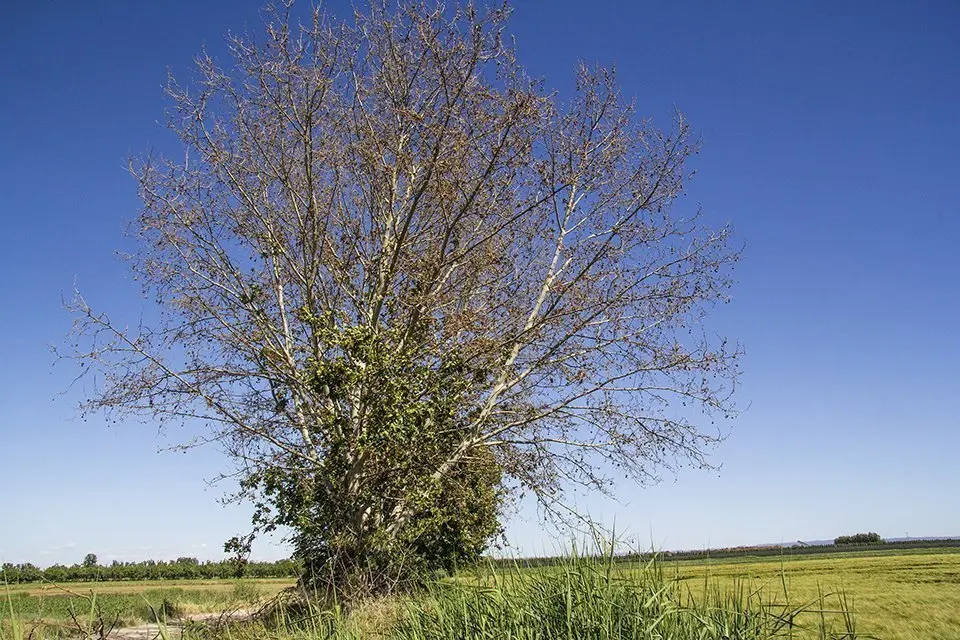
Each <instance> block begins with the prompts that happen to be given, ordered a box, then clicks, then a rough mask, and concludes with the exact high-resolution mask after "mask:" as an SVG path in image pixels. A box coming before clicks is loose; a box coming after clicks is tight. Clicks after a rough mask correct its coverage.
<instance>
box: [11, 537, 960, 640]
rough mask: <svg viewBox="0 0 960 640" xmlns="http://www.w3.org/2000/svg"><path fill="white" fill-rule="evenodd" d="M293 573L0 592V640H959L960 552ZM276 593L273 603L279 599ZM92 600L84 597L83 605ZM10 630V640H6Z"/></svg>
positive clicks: (571, 559)
mask: <svg viewBox="0 0 960 640" xmlns="http://www.w3.org/2000/svg"><path fill="white" fill-rule="evenodd" d="M294 584H295V583H294V581H293V580H292V579H286V580H284V579H273V580H270V579H261V580H240V581H237V580H214V581H198V580H192V581H152V582H151V581H144V582H123V583H121V582H110V583H80V584H72V585H69V589H64V588H62V587H59V586H55V585H49V584H43V585H40V584H22V585H8V586H7V588H6V595H5V597H4V600H5V602H4V603H3V604H4V606H3V607H2V612H0V620H2V624H0V640H14V639H18V640H19V639H20V638H23V637H26V636H27V635H29V632H30V631H31V630H32V631H33V632H34V634H33V637H34V638H42V637H53V636H55V635H58V634H65V633H68V632H70V631H71V630H73V631H75V630H76V629H75V628H76V625H75V623H74V621H73V619H72V615H71V614H73V616H78V617H80V618H81V621H83V620H89V619H91V615H90V614H91V611H92V609H93V608H94V606H96V607H99V610H100V611H101V612H102V614H103V617H104V618H111V617H118V618H119V621H120V623H121V626H129V625H136V624H142V623H144V622H146V621H151V620H154V619H156V618H158V617H160V618H169V619H172V618H175V617H177V616H180V615H184V614H190V613H197V612H204V611H209V612H222V611H224V610H235V609H239V608H248V607H253V606H256V607H259V606H260V605H261V604H262V603H266V602H274V603H275V606H274V607H273V608H272V609H268V610H269V611H270V615H266V616H264V617H261V618H258V619H257V620H255V621H247V622H245V623H242V624H237V625H235V626H231V627H229V628H226V629H224V628H220V629H211V628H206V627H202V626H193V627H190V628H188V629H187V630H186V632H185V634H186V636H187V637H211V636H219V637H223V638H227V637H229V638H233V639H240V640H242V639H245V638H251V639H252V638H261V637H273V638H283V639H291V640H292V639H293V638H304V639H307V638H324V639H330V640H343V639H348V638H349V639H353V638H371V637H373V638H384V639H402V640H419V639H424V640H425V639H428V638H429V639H445V638H458V639H461V640H472V639H478V640H479V639H486V638H491V639H493V638H517V639H521V638H544V639H547V638H550V639H552V638H570V637H572V638H596V639H597V640H606V639H610V640H613V639H620V638H731V639H736V638H752V639H754V640H759V639H763V638H779V637H783V638H798V639H803V638H843V639H848V640H853V639H854V638H870V637H875V638H883V639H886V640H919V639H921V638H924V639H926V638H938V639H944V640H954V639H957V640H960V549H958V548H944V549H915V550H895V549H885V550H873V551H859V552H858V551H850V552H846V553H835V554H829V555H826V554H824V555H819V556H812V555H810V556H797V557H786V556H783V557H780V558H775V557H767V558H724V559H703V558H697V559H686V560H669V559H658V560H655V561H651V560H643V559H638V558H634V559H632V560H629V561H623V560H620V561H617V560H616V559H615V558H613V557H606V558H602V559H597V558H583V557H579V558H578V557H566V558H564V559H563V560H562V561H561V562H557V563H556V564H554V565H552V566H538V567H524V566H521V564H520V563H514V564H512V565H507V564H505V563H504V564H498V565H493V564H487V565H484V566H483V567H481V568H479V569H477V570H474V571H467V572H460V573H459V574H458V575H457V576H456V577H453V578H446V579H443V580H437V581H434V582H431V583H430V584H429V585H428V586H427V587H425V588H424V589H423V590H421V591H419V592H417V593H415V594H412V595H407V596H393V597H390V598H382V599H374V600H369V601H365V602H363V603H362V604H359V605H356V606H353V607H351V608H350V609H349V611H348V610H347V608H346V607H342V606H339V605H338V604H337V603H336V602H328V603H326V604H325V605H321V604H317V603H314V604H311V605H306V606H303V605H300V606H292V605H288V606H281V605H276V603H280V602H291V599H290V594H291V592H290V591H289V590H288V589H289V588H292V587H294ZM281 593H283V594H285V597H281V598H279V599H277V598H275V596H277V595H278V594H281ZM94 598H95V600H94ZM15 631H17V632H18V633H19V634H20V635H16V634H15V633H14V632H15Z"/></svg>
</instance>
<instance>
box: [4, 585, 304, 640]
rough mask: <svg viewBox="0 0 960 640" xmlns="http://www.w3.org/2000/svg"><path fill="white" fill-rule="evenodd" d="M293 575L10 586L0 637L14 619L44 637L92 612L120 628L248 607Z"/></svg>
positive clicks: (69, 627)
mask: <svg viewBox="0 0 960 640" xmlns="http://www.w3.org/2000/svg"><path fill="white" fill-rule="evenodd" d="M293 583H294V581H293V580H274V579H265V580H263V579H262V580H182V581H181V580H170V581H159V580H158V581H139V582H75V583H65V584H63V585H52V584H37V583H31V584H24V585H9V586H7V587H6V589H4V590H2V591H0V596H2V598H0V640H3V639H4V635H3V629H4V628H6V629H8V630H9V629H10V624H11V623H10V621H11V620H16V621H17V622H18V623H19V624H20V625H21V627H24V628H26V629H27V630H29V629H36V630H37V633H38V634H39V633H42V635H44V636H56V635H62V634H68V633H70V632H75V631H76V626H77V625H76V623H74V622H73V616H76V617H77V619H78V620H80V622H81V624H83V625H84V626H89V625H90V623H91V616H92V615H99V614H102V616H103V618H104V619H105V620H106V621H107V622H109V623H112V622H114V621H116V622H117V626H118V627H130V626H136V625H139V624H143V623H145V622H152V621H154V620H155V619H156V618H158V617H161V618H166V617H175V616H179V615H182V614H190V613H204V612H211V613H219V612H222V611H226V610H231V609H237V608H240V607H244V606H250V605H252V604H255V603H256V602H260V601H263V600H264V599H266V598H269V597H272V596H274V595H276V594H277V593H278V592H280V591H281V590H282V589H285V588H286V587H289V586H291V585H292V584H293Z"/></svg>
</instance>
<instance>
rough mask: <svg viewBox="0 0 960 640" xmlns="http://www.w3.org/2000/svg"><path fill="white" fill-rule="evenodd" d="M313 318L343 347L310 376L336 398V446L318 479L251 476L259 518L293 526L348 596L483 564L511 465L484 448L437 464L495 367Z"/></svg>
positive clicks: (332, 428)
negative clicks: (474, 365)
mask: <svg viewBox="0 0 960 640" xmlns="http://www.w3.org/2000/svg"><path fill="white" fill-rule="evenodd" d="M312 321H313V322H316V323H317V325H318V331H320V334H321V335H322V337H323V339H324V341H325V342H326V343H327V344H328V345H329V346H330V347H331V348H332V349H333V350H334V351H335V352H336V353H338V354H339V355H337V356H334V357H330V358H327V359H326V360H324V361H323V362H311V367H310V371H309V372H308V373H307V375H309V376H310V377H311V384H312V385H313V387H314V389H315V390H316V392H317V393H318V394H320V395H322V396H324V397H326V398H328V400H329V402H328V409H327V411H325V412H324V413H322V414H321V415H320V416H319V417H320V420H321V421H322V422H323V423H324V424H321V425H318V428H317V434H318V436H319V434H324V435H325V437H327V438H328V442H327V450H328V454H327V456H326V458H325V459H324V461H323V464H322V466H321V465H319V464H318V465H317V467H316V468H315V472H314V474H313V475H312V476H310V475H306V474H304V473H303V472H302V470H301V469H299V468H297V467H296V465H294V464H290V465H282V464H278V465H276V466H274V467H272V468H269V469H265V470H264V471H262V472H261V473H259V474H256V475H253V476H251V477H250V478H248V479H247V481H246V483H245V488H246V489H248V490H258V491H260V492H262V493H261V495H262V496H263V497H264V498H265V499H263V500H261V502H260V503H259V504H258V511H257V513H258V518H259V524H260V525H261V526H262V527H263V528H264V529H270V528H273V527H275V526H277V525H285V526H288V527H291V528H293V530H294V531H295V534H294V538H293V541H294V544H295V548H296V553H297V556H298V557H299V558H300V559H301V560H302V561H303V562H304V565H305V568H306V574H305V575H306V582H307V583H309V584H310V586H312V587H315V588H316V587H320V588H322V589H324V590H328V589H330V588H335V589H336V590H338V591H340V592H341V594H343V593H346V592H348V591H353V590H354V586H355V585H357V584H358V582H362V583H364V584H363V586H362V587H359V586H357V588H362V589H363V590H367V591H369V592H371V593H376V592H382V591H385V590H389V589H392V588H395V587H397V586H400V585H402V584H412V583H414V582H416V581H418V580H419V579H420V578H422V577H424V576H426V575H428V574H430V573H433V572H437V571H452V570H453V569H454V568H455V567H456V566H460V565H464V564H469V563H472V562H475V561H476V560H477V559H478V558H479V556H480V553H481V552H482V551H483V550H484V549H485V548H486V545H487V542H488V541H489V539H490V538H491V537H492V536H493V535H494V534H496V533H497V532H498V531H499V525H498V515H499V506H500V502H501V494H500V480H501V472H500V468H499V466H498V464H497V462H496V460H495V458H494V456H493V454H492V452H491V451H490V450H489V449H487V448H483V447H475V448H474V449H473V450H472V451H471V452H470V454H469V455H465V456H463V457H462V458H461V459H460V460H459V461H458V462H457V464H455V465H453V466H452V467H451V468H450V469H449V471H448V472H447V473H445V474H437V473H436V472H435V471H436V465H435V464H434V465H431V464H425V462H426V461H435V460H444V459H447V458H449V457H450V456H452V455H453V454H454V453H455V451H456V449H457V447H458V446H459V445H460V444H461V443H462V442H463V441H464V439H465V437H466V436H467V435H468V434H465V433H464V431H463V427H462V426H460V425H462V424H464V423H466V422H467V420H466V417H467V416H465V415H464V409H463V408H464V407H465V406H471V403H470V402H468V400H469V399H470V396H471V394H475V393H476V386H477V383H478V382H482V381H483V380H484V378H485V376H486V374H485V372H483V371H477V370H474V369H471V368H469V367H467V366H466V365H465V364H464V363H462V362H461V361H459V360H458V359H457V358H456V357H454V356H449V355H447V356H438V357H436V358H423V354H417V353H415V352H414V350H412V349H410V348H405V347H404V344H405V343H404V339H407V340H408V339H409V336H402V335H400V334H399V333H397V332H392V331H386V330H381V331H375V330H373V329H371V328H369V327H363V326H359V327H356V326H355V327H349V328H346V329H343V330H336V329H332V328H329V324H328V322H327V321H326V320H325V319H312ZM354 406H362V407H364V408H365V414H364V416H363V419H362V422H360V421H356V420H350V419H349V418H348V416H346V415H344V409H345V408H347V407H354ZM358 424H359V427H360V428H356V426H357V425H358ZM351 425H353V426H351Z"/></svg>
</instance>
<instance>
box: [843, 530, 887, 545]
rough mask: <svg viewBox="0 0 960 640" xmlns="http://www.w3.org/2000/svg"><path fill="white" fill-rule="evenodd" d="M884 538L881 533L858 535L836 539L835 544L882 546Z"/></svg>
mask: <svg viewBox="0 0 960 640" xmlns="http://www.w3.org/2000/svg"><path fill="white" fill-rule="evenodd" d="M882 542H883V538H881V537H880V534H879V533H873V532H870V533H857V534H855V535H852V536H839V537H838V538H835V539H834V541H833V544H881V543H882Z"/></svg>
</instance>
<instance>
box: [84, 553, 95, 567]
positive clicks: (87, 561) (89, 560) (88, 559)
mask: <svg viewBox="0 0 960 640" xmlns="http://www.w3.org/2000/svg"><path fill="white" fill-rule="evenodd" d="M83 566H84V568H86V569H92V568H93V567H96V566H97V554H95V553H88V554H87V555H86V556H85V557H84V558H83Z"/></svg>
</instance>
